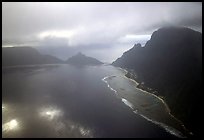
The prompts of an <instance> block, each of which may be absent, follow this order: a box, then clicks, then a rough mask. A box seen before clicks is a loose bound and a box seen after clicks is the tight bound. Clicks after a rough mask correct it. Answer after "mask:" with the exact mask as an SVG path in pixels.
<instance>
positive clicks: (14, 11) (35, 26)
mask: <svg viewBox="0 0 204 140" xmlns="http://www.w3.org/2000/svg"><path fill="white" fill-rule="evenodd" d="M171 25H173V26H186V27H189V28H192V29H194V30H198V31H200V32H202V3H200V2H191V3H189V2H180V3H179V2H176V3H166V2H165V3H163V2H162V3H158V2H156V3H151V2H150V3H142V2H134V3H129V2H127V3H126V2H118V3H105V2H103V3H98V2H97V3H95V2H90V3H83V2H82V3H74V2H72V3H69V2H67V3H32V2H29V3H25V2H23V3H15V2H14V3H13V2H11V3H6V2H5V3H3V4H2V46H8V45H13V46H15V45H18V46H19V45H24V46H25V45H29V46H36V48H38V49H40V50H44V51H45V50H46V51H47V52H49V53H51V54H55V55H56V54H57V55H58V56H59V57H65V56H64V55H65V52H64V50H67V51H66V53H67V54H68V55H69V54H70V55H71V53H75V52H77V51H81V50H84V52H86V53H87V54H90V55H92V56H93V55H94V54H97V55H94V56H98V57H100V58H99V59H103V60H104V61H111V60H114V59H115V57H119V55H120V54H122V52H120V51H124V50H126V49H128V48H131V47H132V46H133V45H134V43H141V44H142V45H144V44H145V42H146V41H147V40H148V38H149V36H150V35H151V34H152V32H153V31H155V30H157V29H158V28H160V27H163V26H171ZM131 36H132V37H131ZM145 36H146V37H145ZM128 45H129V47H127V46H128ZM40 47H41V48H40ZM45 48H46V49H45ZM51 50H52V51H51ZM54 50H55V51H54ZM68 50H69V53H68ZM97 51H98V52H97ZM99 51H100V52H99ZM109 52H111V55H110V53H109ZM116 55H118V56H116ZM111 57H112V58H111Z"/></svg>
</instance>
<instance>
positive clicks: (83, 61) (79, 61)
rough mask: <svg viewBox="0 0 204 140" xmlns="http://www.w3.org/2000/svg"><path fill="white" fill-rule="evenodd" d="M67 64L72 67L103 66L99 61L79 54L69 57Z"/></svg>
mask: <svg viewBox="0 0 204 140" xmlns="http://www.w3.org/2000/svg"><path fill="white" fill-rule="evenodd" d="M66 62H67V63H69V64H73V65H100V64H103V63H102V62H100V61H99V60H97V59H95V58H92V57H88V56H85V55H84V54H82V53H81V52H79V53H77V54H76V55H75V56H72V57H70V58H69V59H68V60H67V61H66Z"/></svg>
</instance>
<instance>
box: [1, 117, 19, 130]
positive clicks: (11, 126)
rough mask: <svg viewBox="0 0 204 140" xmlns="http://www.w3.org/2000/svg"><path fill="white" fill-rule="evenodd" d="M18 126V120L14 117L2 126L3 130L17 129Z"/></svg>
mask: <svg viewBox="0 0 204 140" xmlns="http://www.w3.org/2000/svg"><path fill="white" fill-rule="evenodd" d="M17 126H18V122H17V121H16V120H15V119H13V120H11V121H9V122H7V123H5V124H4V125H3V126H2V129H3V131H10V130H14V129H16V128H17Z"/></svg>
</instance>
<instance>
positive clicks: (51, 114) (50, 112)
mask: <svg viewBox="0 0 204 140" xmlns="http://www.w3.org/2000/svg"><path fill="white" fill-rule="evenodd" d="M62 115H63V112H62V111H61V110H59V109H56V108H53V107H48V108H42V109H41V110H40V116H42V117H45V118H47V119H49V120H52V119H56V118H58V117H60V116H62Z"/></svg>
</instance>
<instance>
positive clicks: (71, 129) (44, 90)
mask: <svg viewBox="0 0 204 140" xmlns="http://www.w3.org/2000/svg"><path fill="white" fill-rule="evenodd" d="M110 75H117V76H121V77H122V76H124V72H123V71H121V70H120V69H118V68H115V67H113V66H109V65H101V66H84V67H76V66H71V65H41V66H29V67H12V68H2V137H42V138H45V137H174V136H173V135H171V134H170V133H168V132H167V131H166V130H164V129H163V128H161V127H160V126H158V125H155V124H154V123H152V122H149V121H147V119H145V118H143V117H141V116H140V115H138V114H135V113H134V112H133V111H132V109H131V108H130V107H128V106H127V105H125V104H124V101H125V100H121V98H120V97H119V96H117V95H116V94H115V92H114V91H113V90H110V87H108V86H107V83H105V82H104V81H103V80H102V79H104V77H107V76H110ZM117 81H118V84H119V83H120V82H122V83H120V85H124V86H125V87H121V90H122V91H124V89H125V90H127V88H126V86H128V88H129V86H130V85H131V83H129V84H128V83H126V82H124V80H122V79H117ZM113 83H114V82H113ZM132 86H134V85H132ZM127 93H128V92H127ZM124 99H125V98H124ZM126 100H127V99H126ZM128 100H129V99H128ZM144 104H145V103H144Z"/></svg>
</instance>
